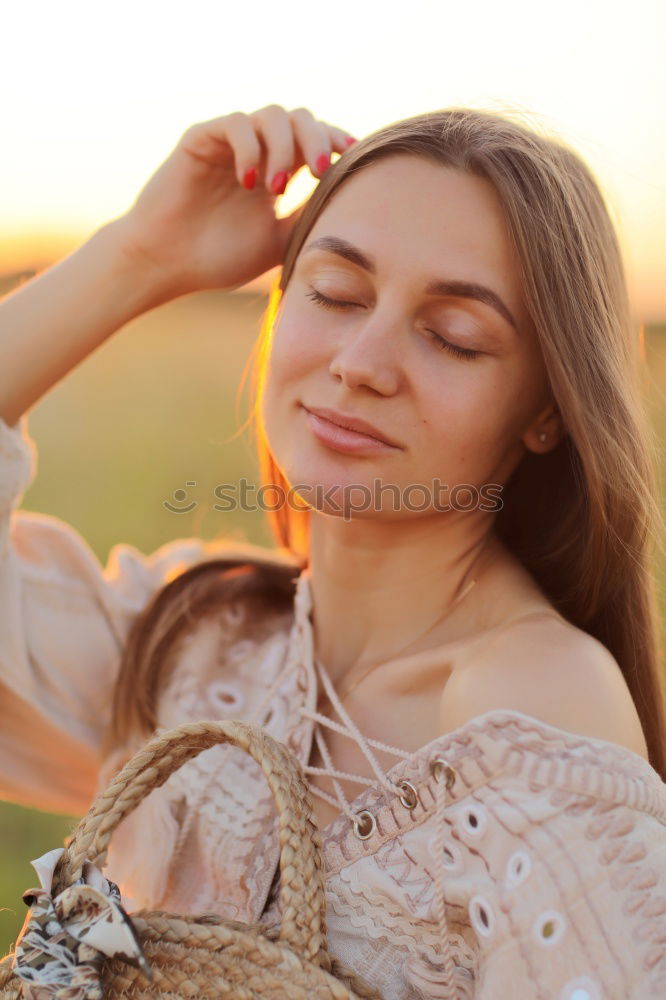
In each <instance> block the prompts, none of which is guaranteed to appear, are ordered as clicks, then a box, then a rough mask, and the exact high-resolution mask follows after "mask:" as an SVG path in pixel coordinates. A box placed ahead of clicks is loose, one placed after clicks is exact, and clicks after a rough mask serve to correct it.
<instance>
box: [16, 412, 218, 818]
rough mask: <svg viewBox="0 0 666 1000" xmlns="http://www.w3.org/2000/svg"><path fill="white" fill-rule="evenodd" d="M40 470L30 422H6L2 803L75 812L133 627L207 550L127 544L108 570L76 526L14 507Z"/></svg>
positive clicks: (82, 804)
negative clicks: (147, 550)
mask: <svg viewBox="0 0 666 1000" xmlns="http://www.w3.org/2000/svg"><path fill="white" fill-rule="evenodd" d="M31 450H32V451H33V456H32V460H31V457H30V452H31ZM34 471H35V461H34V442H31V439H29V437H28V436H27V428H26V425H25V421H22V422H21V424H19V425H18V426H17V427H13V428H11V427H8V426H7V425H6V424H3V423H2V421H0V541H1V544H0V714H1V716H2V718H1V721H0V799H7V800H9V801H14V802H19V803H21V804H23V805H28V806H37V807H38V808H43V809H51V810H53V811H63V812H71V813H76V812H79V811H85V809H87V808H88V805H89V804H90V798H91V796H92V794H93V793H94V784H95V776H96V771H97V768H98V764H99V759H98V754H99V748H100V744H101V739H102V735H103V733H104V730H105V729H106V726H107V724H108V721H109V713H110V709H111V702H112V692H113V687H114V685H115V681H116V677H117V674H118V671H119V667H120V661H121V655H122V649H123V645H124V642H125V640H126V637H127V634H128V631H129V628H130V626H131V624H132V622H133V620H134V618H135V617H136V615H137V614H138V613H139V612H140V611H141V610H142V608H143V607H144V606H145V605H146V603H147V602H148V600H149V599H150V598H151V596H152V594H153V593H154V592H155V591H156V590H158V589H159V588H160V587H161V586H162V585H163V584H164V583H165V582H167V580H168V579H169V578H170V576H171V574H172V573H174V572H176V571H178V570H179V569H182V568H185V567H186V566H187V565H188V564H192V563H194V562H195V561H197V560H199V559H202V558H204V557H205V556H206V548H205V544H206V543H204V542H203V541H202V540H200V539H179V540H176V541H174V542H169V543H167V544H166V545H163V546H161V547H160V548H158V549H157V550H156V551H155V552H153V553H152V554H150V555H144V554H143V553H142V552H140V551H139V550H138V549H137V548H135V547H134V546H132V545H128V544H127V543H119V544H118V545H115V546H114V547H113V548H112V550H111V552H110V554H109V558H108V561H107V565H106V566H105V567H103V566H102V565H101V564H100V562H99V560H98V559H97V557H96V556H95V554H94V552H93V551H92V549H91V548H90V546H89V545H88V544H87V542H86V541H85V540H84V539H83V538H82V537H81V536H80V535H79V534H78V533H77V532H76V531H75V529H74V528H73V527H72V526H71V525H69V524H67V523H66V522H64V521H62V520H60V519H58V518H56V517H52V516H50V515H46V514H39V513H33V512H30V511H25V510H16V509H14V507H15V506H16V504H17V502H18V501H19V498H20V495H21V494H22V492H23V491H24V490H25V488H26V487H27V485H29V483H30V480H31V478H32V476H33V475H34Z"/></svg>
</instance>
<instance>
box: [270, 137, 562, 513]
mask: <svg viewBox="0 0 666 1000" xmlns="http://www.w3.org/2000/svg"><path fill="white" fill-rule="evenodd" d="M323 238H330V239H331V240H335V241H336V242H337V245H338V247H340V248H342V249H343V250H344V249H345V246H344V245H345V244H346V245H349V248H351V247H353V248H354V252H353V253H351V250H349V253H350V254H351V256H352V257H353V258H355V259H349V256H348V255H347V251H345V255H344V256H343V255H341V254H340V253H336V252H334V249H332V248H329V249H326V247H325V246H319V247H313V244H315V243H316V242H317V241H319V240H322V239H323ZM361 260H363V261H364V262H365V266H364V264H363V263H361ZM429 286H430V287H429ZM435 286H438V287H435ZM317 296H325V297H326V298H328V299H333V300H337V301H338V302H342V303H349V305H340V306H337V305H332V306H327V305H326V304H325V303H324V304H322V303H321V302H318V301H315V299H316V297H317ZM440 338H442V339H441V340H440ZM443 341H445V342H446V343H443ZM458 351H465V352H467V351H474V352H476V354H475V355H473V356H462V355H460V354H458V353H457V352H458ZM546 385H547V382H546V375H545V369H544V366H543V360H542V356H541V352H540V348H539V346H538V343H537V339H536V335H535V332H534V330H533V329H531V325H530V323H529V321H528V318H527V315H526V312H525V307H524V303H523V301H522V292H521V285H520V280H519V272H518V264H517V260H516V258H515V255H514V252H513V250H512V247H511V244H510V241H509V237H508V233H507V231H506V226H505V223H504V220H503V216H502V212H501V208H500V205H499V202H498V199H497V196H496V194H495V192H494V189H493V187H492V186H491V184H490V183H489V182H487V181H485V180H483V179H481V178H478V177H474V176H472V175H469V174H465V173H463V172H461V171H458V170H454V169H450V168H447V167H442V166H439V165H437V164H433V163H432V162H430V161H428V160H425V159H423V158H421V157H416V156H412V155H409V154H400V155H395V156H392V157H391V158H390V159H385V160H382V161H380V162H378V163H375V164H372V165H370V166H368V167H365V168H363V169H362V170H360V171H359V172H358V173H357V174H354V175H353V176H352V177H350V178H349V180H347V181H345V183H344V184H343V185H342V186H341V188H340V189H339V190H338V191H337V192H336V193H335V195H334V196H333V198H332V199H331V201H330V202H329V203H328V205H327V206H326V208H325V209H324V210H323V212H322V213H321V215H320V217H319V218H318V220H317V222H316V223H315V225H314V227H313V229H312V230H311V232H310V234H309V236H308V238H307V239H306V241H305V243H304V246H303V248H302V249H301V251H300V253H299V256H298V259H297V261H296V264H295V267H294V271H293V273H292V276H291V279H290V282H289V285H288V288H287V289H286V291H285V293H284V295H283V297H282V301H281V303H280V309H279V313H278V318H277V322H276V324H275V327H274V334H273V340H272V344H271V354H270V359H269V365H268V371H267V381H266V384H265V390H264V396H263V400H262V418H263V421H264V425H265V428H266V434H267V437H268V443H269V446H270V448H271V451H272V452H273V455H274V458H275V460H276V462H277V464H278V465H279V467H280V469H281V471H282V473H283V474H284V476H285V477H286V479H287V480H288V481H289V482H290V483H291V484H292V486H295V487H296V488H297V489H298V491H299V493H301V494H302V496H303V498H304V499H305V500H306V501H307V502H308V503H309V504H310V505H311V506H313V507H316V508H318V509H320V510H326V511H328V512H329V513H336V512H339V509H340V504H342V503H343V500H344V498H345V497H351V502H352V503H353V504H354V505H355V511H356V512H355V514H354V516H355V517H367V516H373V515H374V516H377V514H378V512H379V510H380V509H381V511H382V514H388V515H389V516H391V515H392V516H394V517H395V516H396V514H395V512H394V507H395V505H396V500H394V499H391V496H390V495H389V491H388V489H387V487H386V485H384V487H383V488H384V490H385V491H386V492H385V493H384V495H383V499H382V498H380V499H377V496H378V494H377V493H376V489H377V482H378V481H379V482H381V483H382V484H393V486H392V487H391V488H392V489H393V495H397V496H398V497H399V498H400V500H399V501H398V503H399V505H400V507H401V509H402V511H403V513H401V514H399V515H398V516H405V513H407V514H408V515H409V516H415V515H414V507H421V508H423V505H424V500H425V502H426V504H428V494H426V493H425V492H424V491H423V490H419V489H418V488H416V487H415V486H414V484H421V485H423V486H426V487H428V488H429V489H430V490H431V493H430V498H431V499H433V500H434V503H435V505H436V504H438V503H441V504H446V503H450V502H451V499H452V497H453V496H457V498H458V499H457V502H459V503H462V504H463V505H466V504H469V501H470V493H469V491H464V490H463V493H462V494H458V495H456V494H455V491H454V493H453V494H452V493H451V490H452V489H453V487H455V486H456V485H457V484H465V485H467V486H470V485H471V486H474V487H476V488H477V490H482V487H483V486H484V484H493V483H494V484H497V483H503V482H505V481H506V479H507V478H508V475H509V474H510V472H511V471H512V469H513V468H514V467H515V466H516V464H518V462H519V461H520V458H521V457H522V455H523V454H524V450H525V445H526V443H527V442H528V438H527V437H526V436H525V435H526V431H527V430H528V427H529V426H530V424H531V422H533V421H534V419H535V416H536V415H537V414H538V413H539V412H540V407H543V405H544V403H545V402H546V400H547V398H548V397H547V395H546ZM313 408H314V409H321V408H328V409H331V410H336V411H338V413H340V414H344V415H345V416H350V417H356V418H359V419H361V420H363V421H366V422H368V423H370V424H372V425H373V427H374V428H375V430H376V432H377V433H378V434H379V435H380V436H382V437H384V438H386V439H388V441H390V442H392V443H393V446H390V445H386V444H385V445H379V446H372V445H370V444H368V443H367V441H366V442H365V443H363V442H362V441H361V440H360V439H359V438H354V439H353V441H355V444H351V445H349V444H347V445H344V444H343V445H342V448H343V449H345V450H340V445H339V444H337V445H336V443H335V439H334V438H333V437H332V436H331V433H327V425H326V423H325V422H320V421H318V420H317V418H316V417H314V416H312V415H311V413H309V412H308V411H312V409H313ZM328 431H329V432H330V431H331V428H330V425H329V427H328ZM332 432H333V434H334V433H335V430H334V429H332ZM531 433H532V435H533V434H534V431H532V432H531ZM338 440H339V439H338ZM350 440H351V439H350ZM529 440H531V438H529ZM435 482H439V483H440V484H441V488H440V492H439V494H437V493H436V492H435V487H434V483H435ZM302 486H305V487H308V489H309V490H310V492H304V491H302V490H301V487H302ZM315 486H318V487H320V499H315V496H316V494H315V493H314V489H315ZM356 486H362V487H366V490H369V491H370V493H368V492H363V491H358V490H355V489H353V487H356ZM410 486H412V490H411V491H410V490H409V489H408V487H410ZM343 487H345V488H346V491H347V492H346V493H344V492H343V491H342V488H343ZM331 488H336V489H335V490H333V491H331ZM325 491H328V497H332V498H333V499H334V504H333V505H329V503H328V500H327V498H326V496H327V495H326V492H325ZM495 494H496V495H499V494H500V491H495ZM370 495H372V497H373V500H372V504H371V505H370V506H368V507H367V509H366V510H365V511H361V509H360V508H361V505H362V502H363V501H362V500H361V497H368V496H370ZM408 496H409V497H410V501H406V500H405V498H406V497H408ZM322 498H323V502H322ZM405 503H407V506H405ZM336 504H337V505H338V507H337V508H336V506H335V505H336ZM435 509H437V508H436V506H435V507H433V505H432V504H428V505H427V506H426V508H425V510H424V509H420V510H419V513H420V514H421V515H422V514H423V513H428V512H429V513H432V512H433V510H435Z"/></svg>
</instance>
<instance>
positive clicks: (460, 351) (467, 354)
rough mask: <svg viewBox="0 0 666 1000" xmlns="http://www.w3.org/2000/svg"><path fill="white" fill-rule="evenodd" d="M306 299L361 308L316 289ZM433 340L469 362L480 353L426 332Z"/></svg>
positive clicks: (330, 306) (330, 305)
mask: <svg viewBox="0 0 666 1000" xmlns="http://www.w3.org/2000/svg"><path fill="white" fill-rule="evenodd" d="M307 297H308V298H309V299H312V301H313V302H316V303H317V305H320V306H323V307H324V309H355V308H362V307H360V306H357V303H356V302H343V301H341V300H340V299H330V298H329V297H328V296H327V295H322V294H321V292H319V291H317V289H316V288H313V287H312V286H310V291H309V292H308V293H307ZM426 333H429V334H430V335H431V337H432V338H433V341H434V343H435V346H436V347H437V348H439V350H446V351H448V352H449V354H453V355H454V356H455V357H457V358H463V359H464V360H466V361H471V360H472V359H473V358H475V357H477V355H479V354H481V353H482V352H481V351H473V350H471V348H469V347H458V345H457V344H451V343H450V342H449V341H448V340H445V339H444V337H440V335H439V334H438V333H435V331H434V330H426Z"/></svg>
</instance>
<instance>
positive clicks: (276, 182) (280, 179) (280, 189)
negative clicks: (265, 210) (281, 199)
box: [271, 170, 287, 194]
mask: <svg viewBox="0 0 666 1000" xmlns="http://www.w3.org/2000/svg"><path fill="white" fill-rule="evenodd" d="M286 186H287V171H286V170H281V171H280V173H279V174H276V175H275V177H274V178H273V183H272V184H271V191H272V192H273V194H284V189H285V188H286Z"/></svg>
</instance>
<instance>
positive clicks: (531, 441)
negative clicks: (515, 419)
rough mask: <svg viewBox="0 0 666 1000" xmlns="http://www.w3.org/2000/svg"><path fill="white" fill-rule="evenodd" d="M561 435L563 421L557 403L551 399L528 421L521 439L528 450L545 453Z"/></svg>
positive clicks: (556, 443)
mask: <svg viewBox="0 0 666 1000" xmlns="http://www.w3.org/2000/svg"><path fill="white" fill-rule="evenodd" d="M563 437H564V423H563V421H562V417H561V415H560V411H559V409H558V408H557V404H556V403H555V402H554V401H553V400H551V401H550V402H549V403H547V404H546V406H544V407H543V408H542V409H541V410H540V411H539V413H538V414H537V415H536V416H535V417H534V419H533V420H532V421H531V422H530V424H529V426H528V427H527V429H526V430H525V432H524V433H523V437H522V440H523V444H524V445H525V447H526V448H528V449H529V451H533V452H536V453H537V454H545V453H546V452H548V451H552V449H553V448H555V446H556V445H558V444H559V443H560V441H561V440H562V438H563Z"/></svg>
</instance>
